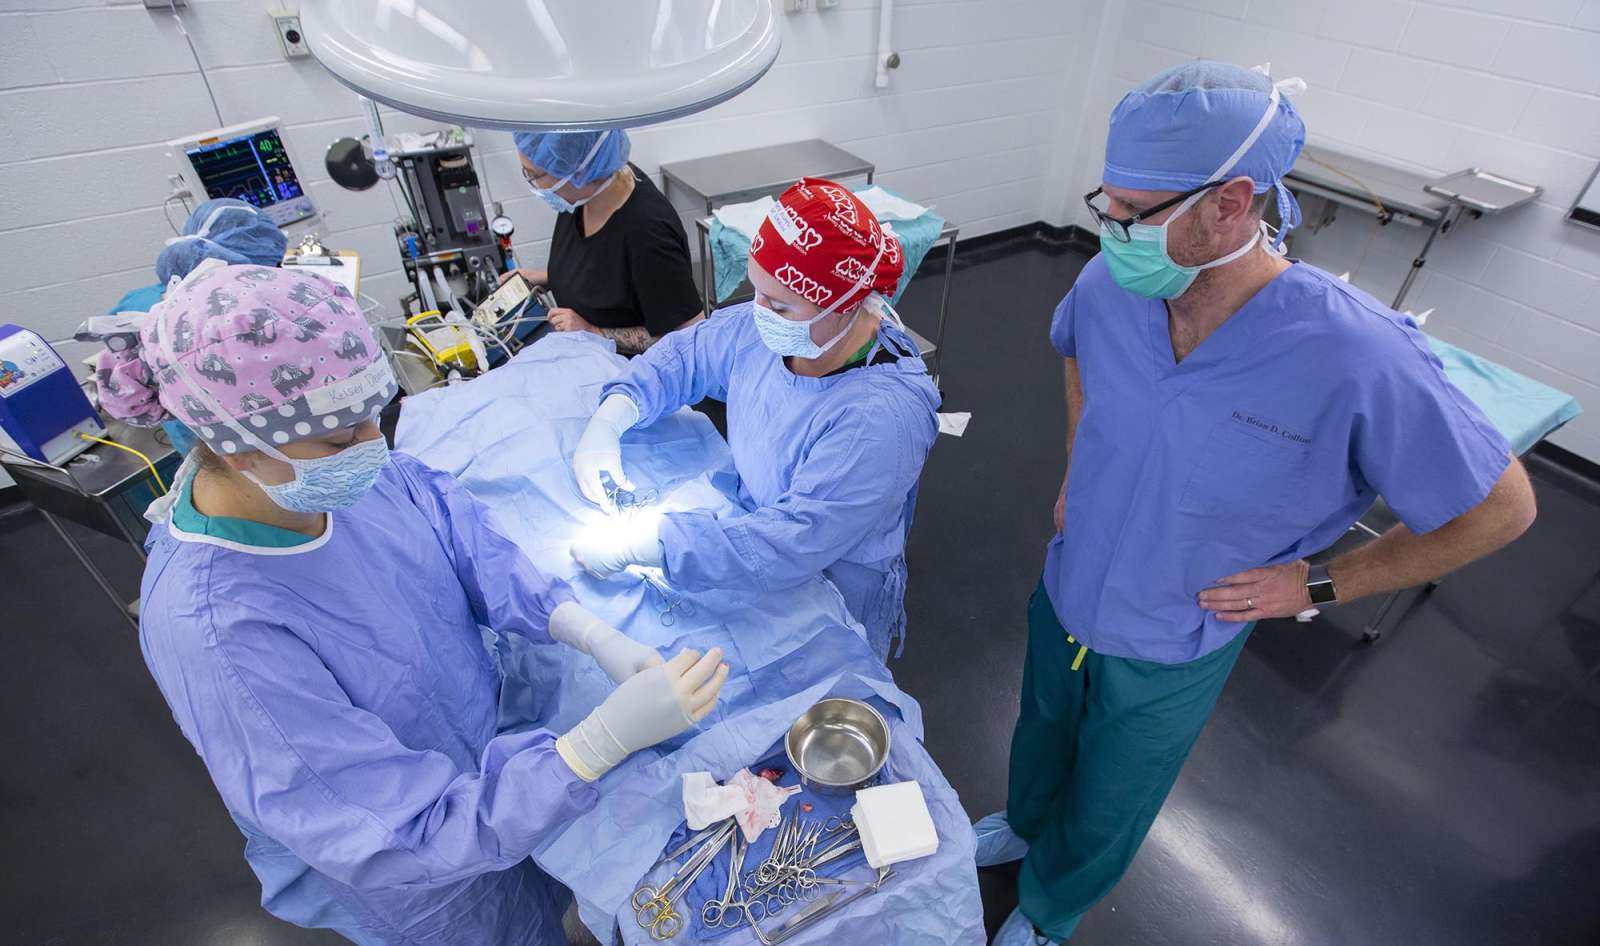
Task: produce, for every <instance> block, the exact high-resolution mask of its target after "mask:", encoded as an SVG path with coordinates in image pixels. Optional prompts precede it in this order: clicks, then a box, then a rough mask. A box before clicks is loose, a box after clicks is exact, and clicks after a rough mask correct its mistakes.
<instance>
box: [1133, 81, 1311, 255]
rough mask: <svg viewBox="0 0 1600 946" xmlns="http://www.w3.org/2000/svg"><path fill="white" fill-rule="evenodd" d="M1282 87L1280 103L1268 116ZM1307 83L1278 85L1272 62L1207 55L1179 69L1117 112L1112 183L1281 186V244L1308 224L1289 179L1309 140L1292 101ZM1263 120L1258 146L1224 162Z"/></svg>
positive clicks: (1177, 187) (1158, 187) (1173, 187)
mask: <svg viewBox="0 0 1600 946" xmlns="http://www.w3.org/2000/svg"><path fill="white" fill-rule="evenodd" d="M1274 88H1276V89H1277V91H1278V101H1277V105H1276V106H1275V107H1274V108H1273V111H1272V113H1271V114H1270V115H1268V112H1267V110H1268V107H1269V105H1271V104H1272V99H1273V91H1274ZM1303 88H1305V83H1303V82H1301V81H1300V80H1298V79H1285V80H1282V81H1280V82H1276V83H1275V82H1274V81H1273V80H1272V78H1271V76H1269V75H1268V74H1267V72H1266V69H1265V67H1257V68H1256V69H1245V68H1243V67H1241V66H1235V65H1231V64H1229V63H1224V62H1212V61H1210V60H1204V59H1200V60H1195V61H1193V62H1186V63H1184V64H1182V65H1179V66H1173V67H1172V68H1171V69H1168V70H1166V71H1165V72H1163V73H1161V74H1160V75H1158V76H1156V77H1155V78H1153V79H1151V80H1149V81H1148V82H1145V83H1144V84H1143V85H1140V86H1139V87H1138V88H1136V89H1134V90H1133V91H1132V92H1129V93H1128V94H1127V95H1125V96H1123V97H1122V101H1121V102H1118V103H1117V107H1116V108H1115V109H1113V110H1112V112H1111V129H1110V133H1109V135H1108V136H1107V138H1106V163H1105V172H1104V180H1105V182H1106V183H1107V184H1112V185H1115V186H1117V187H1126V188H1130V189H1132V190H1148V191H1186V190H1192V189H1194V188H1196V187H1199V186H1200V185H1202V184H1207V183H1210V182H1211V181H1213V180H1226V179H1228V178H1231V177H1238V176H1240V175H1244V176H1247V177H1249V178H1250V179H1251V180H1252V181H1254V182H1255V192H1256V193H1257V194H1260V193H1263V192H1265V191H1267V190H1269V189H1274V188H1275V189H1276V190H1277V192H1278V194H1277V197H1278V216H1279V218H1280V219H1281V221H1282V227H1281V230H1280V232H1279V237H1278V241H1279V242H1281V241H1282V235H1283V234H1284V233H1287V232H1288V231H1289V230H1291V229H1293V228H1294V227H1295V226H1296V225H1298V224H1299V222H1300V207H1299V205H1298V204H1296V203H1295V200H1294V197H1293V196H1292V195H1290V194H1289V191H1288V188H1286V187H1284V186H1283V185H1282V183H1281V181H1282V180H1283V176H1284V175H1285V174H1287V173H1289V169H1290V168H1292V167H1294V162H1295V159H1296V158H1297V157H1299V156H1300V149H1301V147H1303V146H1304V145H1305V143H1306V124H1305V122H1304V121H1302V120H1301V118H1300V113H1299V112H1297V111H1295V108H1294V106H1293V105H1292V104H1290V102H1289V95H1290V94H1291V93H1293V92H1297V91H1300V90H1301V89H1303ZM1263 121H1265V125H1264V126H1263V127H1261V132H1260V136H1259V137H1257V138H1256V140H1255V141H1254V143H1252V144H1251V145H1250V147H1249V148H1247V149H1246V150H1245V152H1244V153H1243V154H1242V155H1239V156H1238V157H1237V158H1236V159H1235V160H1233V161H1232V162H1230V163H1229V164H1228V166H1227V167H1222V165H1223V163H1224V162H1227V161H1228V160H1229V158H1230V156H1232V155H1234V153H1235V152H1236V151H1237V150H1238V148H1239V147H1240V146H1241V145H1243V144H1244V143H1245V141H1246V140H1248V139H1249V137H1250V136H1251V134H1252V133H1253V132H1255V130H1256V128H1257V126H1258V125H1262V123H1263Z"/></svg>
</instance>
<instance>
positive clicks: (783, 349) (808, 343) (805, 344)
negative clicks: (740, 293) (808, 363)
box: [754, 240, 889, 359]
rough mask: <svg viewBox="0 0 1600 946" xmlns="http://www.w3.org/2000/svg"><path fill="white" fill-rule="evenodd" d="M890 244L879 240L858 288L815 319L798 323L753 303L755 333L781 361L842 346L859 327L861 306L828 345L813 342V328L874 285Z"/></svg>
mask: <svg viewBox="0 0 1600 946" xmlns="http://www.w3.org/2000/svg"><path fill="white" fill-rule="evenodd" d="M888 245H889V244H888V240H883V241H880V242H879V244H878V252H877V253H876V254H875V255H874V256H873V257H872V262H871V263H870V264H869V265H868V266H867V267H866V268H865V269H863V270H862V272H861V275H860V276H859V277H857V278H856V284H855V286H853V287H852V288H851V289H850V291H849V292H846V293H843V294H841V295H840V296H839V297H838V298H837V299H835V300H834V302H833V304H832V305H830V306H828V307H827V308H826V309H823V310H822V311H821V312H819V313H817V314H816V315H815V316H813V317H812V318H809V319H804V320H801V321H798V322H795V321H790V320H789V319H786V318H784V317H783V316H781V315H779V314H778V313H776V312H774V311H772V310H771V309H769V308H767V307H766V306H764V305H762V304H761V303H759V302H756V303H754V312H755V320H756V331H757V332H759V333H760V334H761V341H762V343H763V344H765V345H766V346H767V347H768V348H770V349H772V351H773V353H774V354H776V355H777V356H778V357H780V358H807V359H815V358H821V357H822V356H823V355H824V354H826V353H827V352H828V350H829V349H831V348H833V346H835V345H837V344H839V342H840V341H842V340H843V339H844V337H845V336H846V335H848V334H850V327H851V326H852V325H855V324H856V318H857V317H858V316H860V315H861V309H860V307H859V306H858V307H857V308H856V311H855V313H854V314H853V315H851V316H850V321H849V322H846V323H845V326H844V328H841V329H840V330H839V332H838V334H836V335H834V336H833V337H832V338H830V339H828V342H827V344H824V345H818V344H817V343H816V342H814V341H812V340H811V326H813V325H815V324H817V323H818V322H821V321H822V320H823V319H825V318H827V317H828V316H830V315H832V314H833V313H835V312H837V311H838V310H839V303H841V302H843V301H844V300H846V299H848V298H850V297H851V296H853V295H855V294H856V293H857V292H860V291H861V290H862V289H863V288H865V287H866V286H867V284H869V283H871V282H872V276H873V273H875V272H877V270H878V261H879V260H881V259H883V250H884V247H886V246H888ZM863 301H864V300H863Z"/></svg>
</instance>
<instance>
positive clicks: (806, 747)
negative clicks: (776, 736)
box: [783, 699, 889, 795]
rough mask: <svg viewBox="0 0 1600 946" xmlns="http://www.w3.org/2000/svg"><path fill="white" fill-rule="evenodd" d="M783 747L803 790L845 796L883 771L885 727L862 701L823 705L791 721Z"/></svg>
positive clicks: (886, 743) (834, 701) (886, 753)
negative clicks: (803, 785)
mask: <svg viewBox="0 0 1600 946" xmlns="http://www.w3.org/2000/svg"><path fill="white" fill-rule="evenodd" d="M783 747H784V749H785V751H786V752H787V753H788V755H789V764H790V765H793V766H794V767H795V769H797V770H798V771H799V772H800V778H801V779H802V781H803V783H804V784H805V786H806V787H807V788H810V789H814V790H816V791H819V792H822V793H823V794H832V795H843V794H847V793H849V792H853V791H855V790H856V789H857V788H860V787H862V786H863V785H865V784H866V783H867V782H869V781H871V779H872V778H873V776H875V775H877V774H878V771H879V770H880V769H882V768H883V763H884V762H886V761H887V760H888V758H889V724H888V723H886V722H884V720H883V716H881V715H880V714H879V713H878V711H877V710H875V709H873V708H872V707H870V706H868V705H867V704H865V703H863V702H861V701H860V700H846V699H828V700H823V701H821V702H819V703H817V704H816V705H815V706H813V707H811V708H810V709H808V710H806V711H805V713H804V714H803V715H802V716H801V717H800V718H799V719H797V720H795V721H794V725H793V726H790V727H789V735H788V736H786V737H784V740H783Z"/></svg>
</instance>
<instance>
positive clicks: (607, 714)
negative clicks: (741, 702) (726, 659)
mask: <svg viewBox="0 0 1600 946" xmlns="http://www.w3.org/2000/svg"><path fill="white" fill-rule="evenodd" d="M727 679H728V665H727V664H725V663H722V648H720V647H713V648H712V649H711V650H709V651H707V652H706V654H705V656H701V655H700V653H699V652H698V651H694V650H681V651H679V652H678V656H676V657H674V658H672V659H671V660H669V661H667V662H666V663H664V664H658V665H657V666H654V667H651V668H650V669H648V670H645V671H642V672H640V673H636V674H634V675H633V676H631V677H629V678H628V679H627V680H626V681H624V682H623V683H622V685H621V686H619V687H617V688H616V690H614V691H612V693H611V695H610V696H608V697H606V701H605V702H604V703H601V704H600V705H599V706H597V707H595V709H594V712H592V713H590V714H589V715H588V716H586V717H584V719H583V722H581V723H579V724H578V725H577V726H575V727H573V728H572V730H571V731H570V732H568V733H566V734H565V735H563V736H561V737H560V738H559V739H557V740H556V752H557V753H559V754H560V755H561V758H562V759H563V760H565V762H566V763H567V765H568V766H569V767H570V768H571V769H572V771H573V772H575V773H577V775H578V777H579V778H581V779H583V780H584V781H586V782H593V781H596V780H598V779H599V778H600V777H601V776H602V775H605V774H606V773H607V772H609V771H611V770H612V769H614V768H616V767H617V765H619V764H620V763H621V762H622V760H623V759H626V758H627V757H628V756H630V755H632V754H633V753H635V752H638V751H639V750H640V749H645V748H648V747H650V746H653V745H655V744H656V743H658V742H661V741H662V740H665V739H671V738H672V737H673V736H676V735H678V734H679V733H681V732H683V731H685V730H687V729H689V728H691V727H692V726H694V724H695V723H697V722H699V721H700V720H702V719H704V718H705V717H706V714H708V713H710V712H711V710H712V708H713V707H715V706H716V705H717V696H718V694H720V693H721V692H722V684H723V683H724V682H726V681H727Z"/></svg>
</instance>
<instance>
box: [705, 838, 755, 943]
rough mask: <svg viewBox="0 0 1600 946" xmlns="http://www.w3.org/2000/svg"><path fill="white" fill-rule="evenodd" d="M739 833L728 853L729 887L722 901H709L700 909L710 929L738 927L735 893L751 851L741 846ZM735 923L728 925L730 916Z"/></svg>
mask: <svg viewBox="0 0 1600 946" xmlns="http://www.w3.org/2000/svg"><path fill="white" fill-rule="evenodd" d="M740 840H741V839H740V837H739V833H738V832H734V835H733V850H732V851H730V852H729V853H728V886H727V888H726V889H724V890H723V892H722V899H721V900H707V901H706V903H705V906H703V907H701V908H700V919H701V920H702V921H703V922H704V923H705V924H706V925H707V926H710V927H718V926H726V927H727V928H728V929H732V928H733V927H735V926H738V925H739V923H740V920H739V908H740V907H741V904H740V903H739V901H737V900H735V899H733V895H734V893H736V892H737V891H738V889H739V872H740V871H741V870H742V869H743V868H744V856H745V854H746V852H748V851H749V849H750V848H749V845H747V844H741V843H740ZM730 913H731V915H732V917H733V922H732V923H728V922H727V920H728V917H729V915H730Z"/></svg>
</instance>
